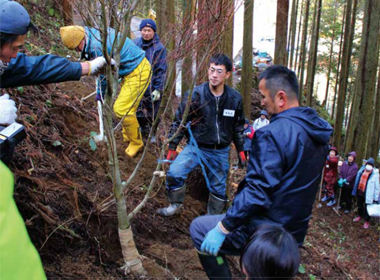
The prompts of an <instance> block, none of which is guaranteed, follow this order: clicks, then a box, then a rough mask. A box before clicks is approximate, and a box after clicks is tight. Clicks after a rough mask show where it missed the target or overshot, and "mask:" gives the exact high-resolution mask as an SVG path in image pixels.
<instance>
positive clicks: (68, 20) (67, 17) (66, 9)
mask: <svg viewBox="0 0 380 280" xmlns="http://www.w3.org/2000/svg"><path fill="white" fill-rule="evenodd" d="M61 6H62V14H63V21H64V23H65V25H72V24H73V6H72V5H71V2H70V0H61Z"/></svg>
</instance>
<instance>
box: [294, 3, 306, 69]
mask: <svg viewBox="0 0 380 280" xmlns="http://www.w3.org/2000/svg"><path fill="white" fill-rule="evenodd" d="M304 2H305V0H302V4H301V11H300V19H299V23H298V31H297V47H296V54H295V59H294V66H293V69H294V71H296V70H297V71H298V69H299V59H300V54H301V52H300V51H299V49H300V38H301V26H302V14H303V6H304ZM297 65H298V68H297ZM298 72H299V71H298ZM298 76H299V73H298Z"/></svg>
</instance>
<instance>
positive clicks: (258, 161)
mask: <svg viewBox="0 0 380 280" xmlns="http://www.w3.org/2000/svg"><path fill="white" fill-rule="evenodd" d="M331 133H332V128H331V126H330V125H329V124H328V123H327V122H326V121H325V120H323V119H321V118H320V117H318V115H317V113H316V112H315V111H314V110H313V109H311V108H308V107H294V108H291V109H288V110H286V111H284V112H281V113H279V114H277V115H273V116H272V118H271V123H270V124H269V125H267V126H265V127H262V128H261V129H259V130H257V131H256V132H255V135H254V137H253V139H252V151H253V152H252V153H251V157H250V158H249V165H248V170H247V175H246V177H245V178H244V180H243V181H241V182H240V184H239V187H238V193H237V195H236V197H235V199H234V200H233V204H232V206H231V207H230V208H229V209H228V210H227V213H226V216H225V218H224V219H223V220H222V224H223V225H224V227H225V228H226V229H227V230H229V231H231V234H229V235H228V237H227V238H229V240H230V241H231V242H232V243H233V244H234V245H235V246H236V247H237V248H242V247H243V246H244V245H245V244H246V242H247V241H248V239H249V238H250V236H251V234H252V233H253V231H254V229H255V228H256V227H257V226H259V225H260V224H268V223H272V224H278V225H282V226H284V228H285V229H287V230H288V231H289V232H291V233H292V234H293V236H294V237H295V238H296V240H297V242H298V243H299V244H302V243H303V241H304V239H305V235H306V232H307V228H308V223H309V220H310V217H311V211H312V207H313V203H314V200H315V196H316V193H317V190H318V185H319V182H320V179H321V174H322V168H323V165H324V164H325V160H326V155H327V154H328V149H329V147H328V141H329V138H330V135H331Z"/></svg>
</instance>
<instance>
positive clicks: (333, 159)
mask: <svg viewBox="0 0 380 280" xmlns="http://www.w3.org/2000/svg"><path fill="white" fill-rule="evenodd" d="M337 154H338V150H337V149H336V148H335V147H331V148H330V151H329V155H328V156H327V160H326V165H325V171H324V174H323V182H324V184H325V191H326V195H325V197H324V198H322V201H323V202H326V201H328V203H327V206H329V207H330V206H333V205H335V203H336V201H335V192H334V186H335V184H336V181H337V180H336V177H337V173H338V160H339V158H338V157H337Z"/></svg>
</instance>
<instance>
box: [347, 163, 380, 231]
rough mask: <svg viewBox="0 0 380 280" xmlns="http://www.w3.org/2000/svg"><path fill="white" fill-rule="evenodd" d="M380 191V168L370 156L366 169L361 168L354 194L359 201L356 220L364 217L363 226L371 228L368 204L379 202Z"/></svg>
mask: <svg viewBox="0 0 380 280" xmlns="http://www.w3.org/2000/svg"><path fill="white" fill-rule="evenodd" d="M379 193H380V187H379V169H377V168H375V160H374V159H373V158H369V159H368V161H367V164H366V165H365V168H364V169H360V170H359V172H358V175H357V176H356V180H355V187H354V190H353V191H352V195H356V197H357V202H358V216H357V217H356V218H355V219H354V222H359V221H361V220H362V219H364V221H365V222H364V225H363V228H364V229H367V228H369V221H370V219H371V217H370V216H369V215H368V212H367V207H366V205H367V204H373V203H376V204H377V203H378V199H379Z"/></svg>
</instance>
